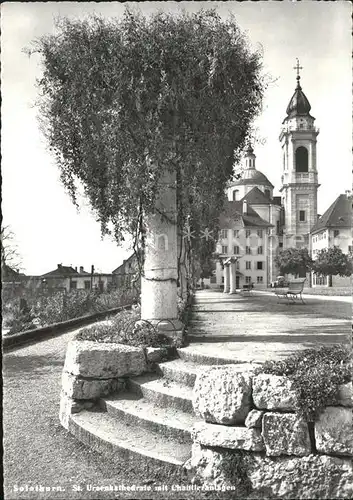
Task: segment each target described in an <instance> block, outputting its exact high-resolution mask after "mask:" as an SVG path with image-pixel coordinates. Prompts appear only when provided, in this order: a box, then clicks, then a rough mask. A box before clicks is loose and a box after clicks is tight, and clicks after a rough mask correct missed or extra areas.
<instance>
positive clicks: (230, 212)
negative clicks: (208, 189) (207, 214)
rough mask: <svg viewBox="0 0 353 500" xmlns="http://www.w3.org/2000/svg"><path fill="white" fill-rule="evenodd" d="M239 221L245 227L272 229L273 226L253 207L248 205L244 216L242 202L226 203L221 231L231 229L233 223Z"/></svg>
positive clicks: (221, 220) (220, 221)
mask: <svg viewBox="0 0 353 500" xmlns="http://www.w3.org/2000/svg"><path fill="white" fill-rule="evenodd" d="M236 221H239V222H240V223H241V224H242V225H244V226H245V227H272V224H270V223H269V222H267V221H265V220H264V219H262V218H261V217H260V216H259V214H258V213H257V212H255V210H254V209H253V208H251V206H250V205H249V204H248V205H247V213H246V214H243V202H242V201H229V200H226V201H225V203H224V210H223V212H222V213H221V215H220V216H219V226H220V229H231V227H230V226H233V223H234V222H236Z"/></svg>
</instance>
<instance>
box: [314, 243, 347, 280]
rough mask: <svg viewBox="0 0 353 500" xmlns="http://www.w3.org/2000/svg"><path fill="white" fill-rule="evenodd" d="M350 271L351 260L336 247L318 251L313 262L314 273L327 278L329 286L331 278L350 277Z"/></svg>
mask: <svg viewBox="0 0 353 500" xmlns="http://www.w3.org/2000/svg"><path fill="white" fill-rule="evenodd" d="M352 269H353V267H352V259H351V258H350V256H349V255H346V254H344V253H343V252H342V250H341V249H340V248H339V247H337V246H334V247H332V248H324V249H322V250H320V251H319V252H318V254H317V258H316V259H315V261H314V271H315V272H316V273H317V274H321V275H324V276H329V286H332V276H335V275H339V276H350V275H351V274H352Z"/></svg>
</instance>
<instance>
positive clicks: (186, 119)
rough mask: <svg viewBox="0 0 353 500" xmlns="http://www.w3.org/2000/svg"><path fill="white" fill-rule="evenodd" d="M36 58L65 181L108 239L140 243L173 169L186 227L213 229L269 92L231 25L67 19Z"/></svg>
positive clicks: (207, 17) (204, 16) (194, 20)
mask: <svg viewBox="0 0 353 500" xmlns="http://www.w3.org/2000/svg"><path fill="white" fill-rule="evenodd" d="M32 50H33V51H37V52H39V53H40V54H41V56H42V61H43V67H44V72H43V76H42V78H41V79H40V80H39V82H38V84H39V88H40V91H41V97H40V99H39V106H40V110H41V120H42V125H43V127H42V128H43V130H44V131H45V135H46V137H47V139H48V142H49V146H50V149H51V151H52V152H53V154H54V155H55V157H56V160H57V163H58V165H59V167H60V171H61V178H62V181H63V183H64V185H65V186H66V188H67V189H68V191H69V192H70V194H71V196H72V199H73V201H76V196H75V195H76V188H77V181H81V182H82V184H83V186H84V188H85V193H86V195H87V197H88V199H89V201H90V204H91V206H92V207H93V209H94V210H95V212H96V215H97V219H98V220H99V222H100V223H101V227H102V231H103V233H105V232H108V231H109V230H112V231H113V233H114V235H115V237H116V240H117V242H120V241H122V240H123V239H124V236H125V235H126V233H129V234H131V235H136V234H140V229H141V227H142V226H143V217H142V214H146V213H151V212H152V213H153V212H154V211H155V210H156V205H155V199H156V196H157V194H158V193H157V191H158V189H159V187H158V182H159V180H160V178H161V176H162V174H163V171H164V170H166V169H167V170H168V169H169V170H172V171H176V172H177V184H178V188H179V189H178V209H179V211H178V213H179V221H178V224H179V226H180V227H182V226H183V225H184V224H185V221H186V219H187V217H189V218H190V217H191V219H190V220H191V221H192V222H191V223H192V225H193V226H195V225H196V226H197V225H199V226H203V227H206V226H209V224H210V221H211V220H213V219H215V216H216V215H217V216H218V213H219V211H220V210H221V207H222V203H223V193H224V188H225V186H226V183H227V181H228V180H229V178H230V177H231V174H232V166H233V163H234V160H236V159H239V155H240V153H241V151H242V149H243V147H244V145H245V141H246V139H247V135H248V133H249V128H250V125H251V123H252V120H253V119H254V117H255V116H256V114H257V113H258V112H259V111H260V109H261V100H262V95H263V91H264V83H263V80H262V79H261V77H260V69H261V54H259V53H258V52H252V51H251V49H250V48H249V44H248V42H247V40H246V38H245V36H244V35H243V34H242V33H241V31H240V29H239V27H238V25H237V23H236V22H235V20H234V18H230V19H228V20H226V21H222V20H221V18H220V17H219V16H218V15H217V14H216V12H215V11H214V10H207V11H203V10H202V11H200V12H198V13H195V14H191V15H189V14H186V13H182V14H179V15H175V14H173V15H171V14H165V13H157V14H154V15H151V16H150V17H149V18H145V17H143V16H142V15H141V14H139V13H133V12H131V11H130V10H128V9H127V10H126V11H125V15H124V16H123V18H122V19H120V20H117V19H114V20H109V21H108V20H104V19H102V18H99V17H92V18H90V19H88V20H85V21H77V20H69V19H62V20H61V21H59V22H58V24H57V33H56V34H54V35H48V36H45V37H42V38H41V39H39V40H37V42H36V43H35V44H34V47H33V49H32Z"/></svg>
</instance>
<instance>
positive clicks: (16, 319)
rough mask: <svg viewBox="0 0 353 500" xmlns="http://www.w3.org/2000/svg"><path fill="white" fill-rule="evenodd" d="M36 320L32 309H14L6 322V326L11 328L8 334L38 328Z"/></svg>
mask: <svg viewBox="0 0 353 500" xmlns="http://www.w3.org/2000/svg"><path fill="white" fill-rule="evenodd" d="M34 320H35V316H34V314H33V312H32V311H31V310H29V311H20V310H18V309H17V310H15V311H13V313H12V317H11V318H9V319H8V320H7V322H6V326H8V327H9V328H10V329H9V331H8V335H11V334H14V333H19V332H25V331H26V330H33V329H34V328H37V327H38V325H36V324H35V323H34Z"/></svg>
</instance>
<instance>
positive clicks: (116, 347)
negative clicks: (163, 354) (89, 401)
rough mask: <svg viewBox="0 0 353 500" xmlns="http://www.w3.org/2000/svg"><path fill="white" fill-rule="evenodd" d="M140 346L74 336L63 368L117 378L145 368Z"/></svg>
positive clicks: (69, 370)
mask: <svg viewBox="0 0 353 500" xmlns="http://www.w3.org/2000/svg"><path fill="white" fill-rule="evenodd" d="M146 368H147V366H146V360H145V355H144V352H143V349H142V348H140V347H130V346H127V345H123V344H113V343H100V342H90V341H87V340H83V341H80V340H73V341H71V342H69V344H68V347H67V351H66V358H65V365H64V370H65V371H66V372H68V373H72V375H80V376H81V377H91V378H97V379H99V378H105V379H107V378H118V377H124V376H131V375H140V374H141V373H143V372H145V371H146Z"/></svg>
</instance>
